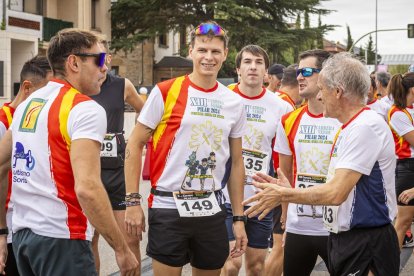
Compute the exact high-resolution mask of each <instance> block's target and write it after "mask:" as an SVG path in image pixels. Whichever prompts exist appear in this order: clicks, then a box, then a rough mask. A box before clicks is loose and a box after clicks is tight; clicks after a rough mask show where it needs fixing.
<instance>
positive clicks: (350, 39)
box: [346, 24, 354, 51]
mask: <svg viewBox="0 0 414 276" xmlns="http://www.w3.org/2000/svg"><path fill="white" fill-rule="evenodd" d="M346 32H347V39H346V50H347V51H349V49H351V47H352V45H353V44H354V40H353V39H352V36H351V29H350V28H349V26H348V24H347V25H346Z"/></svg>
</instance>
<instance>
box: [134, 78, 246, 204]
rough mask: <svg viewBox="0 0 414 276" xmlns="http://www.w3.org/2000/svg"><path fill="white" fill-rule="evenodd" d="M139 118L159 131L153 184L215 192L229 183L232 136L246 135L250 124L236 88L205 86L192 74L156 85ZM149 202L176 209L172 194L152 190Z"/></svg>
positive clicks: (161, 188) (155, 140) (162, 187)
mask: <svg viewBox="0 0 414 276" xmlns="http://www.w3.org/2000/svg"><path fill="white" fill-rule="evenodd" d="M138 121H139V122H140V123H142V124H144V125H146V126H148V127H149V128H151V129H154V130H155V131H154V134H153V152H152V154H151V161H150V164H151V165H150V170H151V173H150V175H151V185H152V188H153V189H156V190H159V191H167V192H176V191H201V190H202V191H212V190H215V191H216V190H221V189H223V188H224V187H225V186H226V184H227V181H228V178H229V176H230V169H231V159H230V148H229V138H241V137H242V136H243V134H244V133H245V128H246V114H245V111H244V107H243V103H242V100H241V98H240V97H239V96H238V95H237V94H236V93H234V92H232V91H231V90H229V89H228V88H226V87H225V86H223V85H222V84H220V83H218V82H217V83H216V86H215V87H213V88H212V89H210V90H204V89H202V88H200V87H197V86H196V85H195V84H193V83H191V81H190V79H189V78H188V76H183V77H179V78H176V79H171V80H168V81H165V82H162V83H159V84H157V85H156V86H155V87H154V89H153V90H152V91H151V94H150V96H149V97H148V99H147V101H146V103H145V105H144V107H143V109H142V111H141V114H140V116H139V118H138ZM219 201H220V202H221V203H223V202H224V198H221V199H220V198H219ZM148 202H149V207H150V208H170V209H175V208H176V205H175V202H174V199H173V198H172V197H168V196H158V195H153V194H151V195H150V196H149V198H148ZM220 202H219V203H220Z"/></svg>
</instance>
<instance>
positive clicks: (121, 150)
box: [92, 40, 144, 274]
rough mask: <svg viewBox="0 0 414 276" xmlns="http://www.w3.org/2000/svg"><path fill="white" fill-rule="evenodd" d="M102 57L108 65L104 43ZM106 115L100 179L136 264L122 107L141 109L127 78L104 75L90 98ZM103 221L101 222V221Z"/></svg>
mask: <svg viewBox="0 0 414 276" xmlns="http://www.w3.org/2000/svg"><path fill="white" fill-rule="evenodd" d="M101 44H102V46H103V47H104V49H105V51H106V53H107V55H106V65H107V66H109V65H110V63H111V59H112V55H111V54H109V45H108V42H107V41H106V40H103V41H102V42H101ZM92 99H94V100H95V101H96V102H97V103H99V104H100V105H101V106H102V107H103V108H104V109H105V111H106V121H107V131H106V135H105V139H104V142H103V144H102V147H101V179H102V183H103V184H104V186H105V190H106V192H107V193H108V197H109V200H110V201H111V206H112V210H113V213H114V216H115V220H116V221H117V223H118V226H119V228H120V229H121V231H122V233H123V234H124V237H125V239H126V240H127V242H128V245H129V248H130V249H131V250H132V252H133V253H134V254H135V257H136V258H137V260H141V255H140V247H139V241H140V240H139V239H138V237H135V236H131V235H127V233H126V229H125V208H126V207H125V203H124V201H125V177H124V160H125V138H124V106H125V103H128V104H129V105H130V106H131V107H132V108H134V110H135V111H136V112H137V113H139V112H140V111H141V109H142V106H143V105H144V102H143V100H142V99H141V97H140V96H139V95H138V93H137V91H136V89H135V87H134V85H133V84H132V82H131V81H130V80H129V79H127V78H120V77H117V76H114V75H112V74H110V73H109V72H108V71H105V81H104V82H103V84H102V87H101V92H100V93H99V94H98V95H93V96H92ZM102 219H104V218H102ZM98 241H99V233H98V231H95V233H94V236H93V239H92V250H93V253H94V257H95V264H96V270H97V271H98V274H99V271H100V258H99V250H98Z"/></svg>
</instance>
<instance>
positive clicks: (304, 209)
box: [296, 173, 326, 219]
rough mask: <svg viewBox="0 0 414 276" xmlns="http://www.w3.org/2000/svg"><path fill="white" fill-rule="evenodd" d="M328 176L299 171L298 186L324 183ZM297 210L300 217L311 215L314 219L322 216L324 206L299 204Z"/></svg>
mask: <svg viewBox="0 0 414 276" xmlns="http://www.w3.org/2000/svg"><path fill="white" fill-rule="evenodd" d="M325 182H326V177H325V176H323V175H311V174H301V173H298V174H297V177H296V187H298V188H299V189H306V188H310V187H313V186H315V185H320V184H324V183H325ZM296 211H297V214H298V217H311V218H313V219H316V218H322V207H321V206H314V205H304V204H297V205H296Z"/></svg>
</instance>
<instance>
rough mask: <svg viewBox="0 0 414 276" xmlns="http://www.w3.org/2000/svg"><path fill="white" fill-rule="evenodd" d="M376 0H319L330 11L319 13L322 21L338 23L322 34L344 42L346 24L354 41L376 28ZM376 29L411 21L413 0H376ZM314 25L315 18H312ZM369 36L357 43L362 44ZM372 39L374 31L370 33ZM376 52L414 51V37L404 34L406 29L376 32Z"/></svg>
mask: <svg viewBox="0 0 414 276" xmlns="http://www.w3.org/2000/svg"><path fill="white" fill-rule="evenodd" d="M375 1H376V0H329V1H322V2H321V7H323V8H325V9H329V10H335V11H332V12H331V13H330V14H328V15H324V16H322V24H330V25H339V26H337V27H336V28H335V30H334V31H330V32H328V33H327V34H326V35H325V38H326V39H328V40H332V41H335V42H336V41H340V42H341V43H342V44H345V45H346V38H347V31H346V24H348V25H349V27H350V29H351V35H352V39H353V40H354V41H356V40H357V39H358V38H360V37H361V36H363V35H364V34H366V33H368V32H370V31H375ZM377 3H378V30H382V29H405V28H407V24H409V23H410V24H411V23H412V24H414V0H377ZM311 24H312V25H314V26H317V18H314V19H312V22H311ZM368 37H369V36H367V37H365V38H363V39H362V40H361V42H362V44H361V42H360V43H358V44H357V46H358V45H359V46H365V45H366V43H367V41H368ZM372 39H373V41H374V43H375V33H373V34H372ZM378 54H414V38H407V31H392V32H378Z"/></svg>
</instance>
